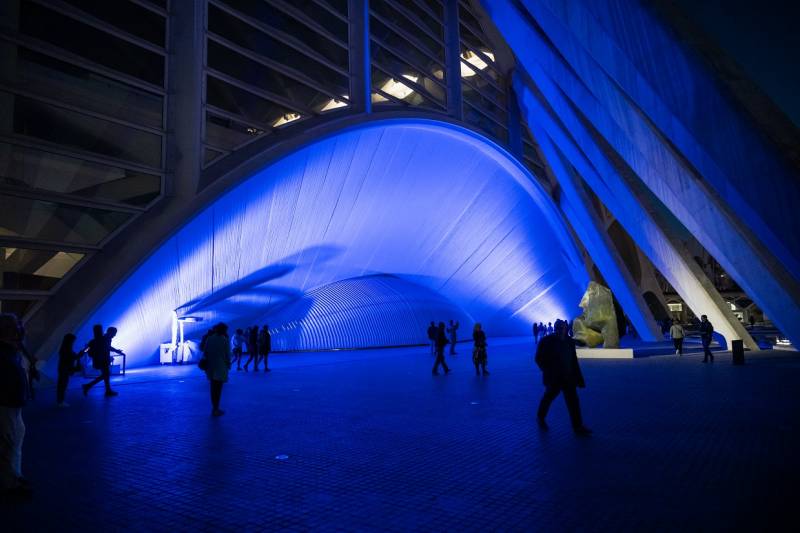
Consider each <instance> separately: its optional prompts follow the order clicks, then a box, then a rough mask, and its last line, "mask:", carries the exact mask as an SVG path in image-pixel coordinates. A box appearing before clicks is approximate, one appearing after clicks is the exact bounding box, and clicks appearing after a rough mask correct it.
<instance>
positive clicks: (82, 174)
mask: <svg viewBox="0 0 800 533" xmlns="http://www.w3.org/2000/svg"><path fill="white" fill-rule="evenodd" d="M166 19H167V14H166V12H165V11H164V10H163V9H161V8H159V7H158V6H153V7H152V8H150V7H148V5H145V6H142V5H138V4H136V3H129V2H119V3H117V5H115V6H113V8H112V7H111V4H110V3H108V2H97V1H91V0H68V1H52V2H44V1H33V0H13V1H9V2H4V3H3V5H2V6H0V49H2V54H3V62H2V66H0V105H2V107H3V111H4V113H5V116H6V117H7V118H8V120H6V121H3V122H2V124H0V187H2V191H0V192H1V193H2V196H0V238H5V239H6V241H7V242H5V243H2V244H4V245H5V247H4V248H3V250H4V252H5V253H3V254H0V255H2V256H3V257H0V267H1V268H0V272H2V279H0V310H2V311H11V312H15V313H17V314H19V315H20V316H22V317H24V316H26V315H29V314H30V313H31V312H32V311H35V309H36V308H37V306H38V304H39V303H42V302H44V301H45V300H46V299H47V298H48V297H49V296H51V295H52V294H53V293H54V292H55V291H56V290H58V288H59V287H60V286H61V284H62V281H63V280H65V278H68V276H69V275H70V274H71V273H72V272H73V271H74V270H75V269H76V268H79V267H80V266H81V265H82V264H84V262H85V259H87V258H88V257H91V255H92V254H93V253H95V252H96V251H97V250H98V249H101V248H102V246H103V245H104V244H105V243H106V242H108V240H109V239H111V238H113V236H114V234H115V233H117V232H118V231H119V230H120V229H121V228H123V227H124V226H125V225H126V224H128V223H130V222H131V221H132V220H134V219H136V217H137V216H139V215H140V214H142V213H143V212H145V210H146V209H147V207H148V206H149V205H151V204H152V203H153V202H154V201H155V200H157V198H158V197H159V195H160V194H161V189H162V182H163V179H164V153H163V146H164V137H165V118H164V106H165V68H166V50H165V44H166V31H167V30H166V26H167V23H166ZM144 22H146V23H144ZM123 57H124V58H125V60H124V61H122V60H121V58H123ZM6 295H8V297H7V296H6Z"/></svg>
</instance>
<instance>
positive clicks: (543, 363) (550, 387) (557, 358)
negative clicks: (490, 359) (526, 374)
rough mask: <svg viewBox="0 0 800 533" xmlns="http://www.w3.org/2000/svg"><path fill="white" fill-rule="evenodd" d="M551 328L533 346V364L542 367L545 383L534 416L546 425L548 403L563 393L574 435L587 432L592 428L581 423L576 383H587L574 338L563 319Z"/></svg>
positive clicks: (583, 384) (584, 434) (588, 433)
mask: <svg viewBox="0 0 800 533" xmlns="http://www.w3.org/2000/svg"><path fill="white" fill-rule="evenodd" d="M554 329H555V332H554V333H553V334H552V335H547V336H546V337H544V338H543V339H542V340H541V342H540V343H539V347H538V348H537V350H536V364H537V365H538V366H539V368H540V369H541V371H542V381H543V382H544V386H545V390H544V395H543V396H542V400H541V402H539V410H538V412H537V415H536V419H537V421H538V423H539V427H540V428H542V429H547V423H546V422H545V418H546V417H547V411H548V410H549V409H550V404H551V403H553V400H555V399H556V397H557V396H558V395H559V394H560V393H563V394H564V401H565V402H566V404H567V410H568V411H569V417H570V420H571V421H572V429H573V431H574V432H575V434H576V435H579V436H588V435H591V433H592V431H591V430H590V429H589V428H587V427H586V426H584V425H583V418H582V417H581V405H580V402H579V401H578V392H577V391H576V388H577V387H581V388H584V387H585V386H586V384H585V383H584V381H583V374H582V373H581V369H580V366H578V355H577V353H576V352H575V341H574V340H572V338H571V337H568V336H567V323H566V322H564V321H562V320H556V323H555V328H554Z"/></svg>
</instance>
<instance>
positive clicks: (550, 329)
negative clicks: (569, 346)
mask: <svg viewBox="0 0 800 533" xmlns="http://www.w3.org/2000/svg"><path fill="white" fill-rule="evenodd" d="M547 334H548V335H552V334H553V324H552V323H550V322H548V323H547Z"/></svg>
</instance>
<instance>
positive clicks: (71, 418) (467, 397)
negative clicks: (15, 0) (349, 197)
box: [0, 339, 800, 532]
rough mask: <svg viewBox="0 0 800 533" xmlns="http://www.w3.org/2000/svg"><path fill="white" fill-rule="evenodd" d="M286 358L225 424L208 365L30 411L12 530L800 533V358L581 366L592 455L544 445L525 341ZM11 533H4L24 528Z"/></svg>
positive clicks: (243, 386)
mask: <svg viewBox="0 0 800 533" xmlns="http://www.w3.org/2000/svg"><path fill="white" fill-rule="evenodd" d="M459 349H460V353H459V354H458V355H456V356H455V357H448V361H449V363H450V364H451V366H452V368H453V372H452V373H451V374H450V375H447V376H444V375H440V376H438V377H437V376H432V375H431V372H430V369H431V365H432V363H433V360H432V357H431V355H430V354H429V353H428V351H427V349H426V348H405V349H392V350H375V351H362V352H331V353H319V354H296V355H289V354H286V355H275V356H273V357H272V367H273V371H272V372H271V373H269V374H265V373H262V372H259V373H253V372H250V373H247V374H246V373H244V372H236V371H235V370H234V371H233V375H232V378H231V380H230V382H229V383H228V384H227V385H226V386H225V390H224V392H223V398H222V408H223V409H225V410H226V414H225V415H224V416H222V417H219V418H212V417H211V416H210V410H211V409H210V404H209V395H208V384H207V381H206V380H205V378H204V376H203V375H202V373H201V372H200V371H199V370H197V369H196V367H175V368H163V369H161V368H156V369H148V370H146V371H138V372H131V373H129V375H128V376H127V377H125V378H124V379H123V380H121V381H119V382H118V383H116V385H115V387H116V389H117V390H118V391H119V393H120V395H119V396H118V397H116V398H108V399H106V398H104V397H103V395H102V388H101V387H98V388H97V389H95V390H93V391H91V392H90V395H89V397H88V398H84V397H83V396H82V395H81V392H80V389H79V385H80V383H81V382H82V380H80V379H74V380H73V383H72V384H71V390H70V391H69V393H68V401H69V402H70V403H71V404H72V405H71V407H69V408H67V409H58V408H56V407H55V405H54V404H55V401H54V398H53V396H54V391H53V390H48V389H43V390H40V391H39V396H38V398H37V400H36V401H35V402H34V403H33V404H31V405H30V406H29V407H28V408H26V410H25V420H26V425H27V436H26V440H25V448H24V457H23V460H24V470H25V474H26V476H27V477H28V478H29V479H30V480H31V482H32V484H33V486H34V489H35V495H34V499H33V501H31V502H29V503H24V504H14V505H9V504H4V505H2V506H0V516H2V517H3V518H2V522H1V523H0V530H2V531H9V532H10V531H26V532H29V531H70V530H81V531H115V530H132V531H184V530H186V531H198V530H200V531H260V530H263V531H281V530H286V531H317V530H339V531H374V530H388V531H417V530H420V531H461V532H463V531H575V530H578V531H654V530H655V531H660V530H663V531H678V530H680V531H686V530H688V531H734V530H736V531H759V530H765V531H767V530H768V531H776V530H778V531H779V530H787V531H797V527H798V524H799V523H800V515H798V508H797V507H796V505H797V500H798V495H800V490H798V483H800V455H799V454H798V452H800V427H798V421H800V389H799V388H798V382H800V356H798V354H797V353H796V352H795V353H790V352H773V353H768V352H766V353H761V354H748V360H747V364H746V365H745V366H742V367H735V366H732V365H731V359H730V354H718V355H717V361H716V362H715V363H714V364H713V365H711V364H705V365H704V364H702V363H701V362H700V361H701V358H700V357H699V356H687V357H683V358H678V357H676V356H661V357H649V358H642V359H634V360H619V361H614V360H585V361H582V363H581V365H582V368H583V372H584V375H585V377H586V382H587V386H588V388H587V389H585V390H583V391H581V393H580V397H581V402H582V407H583V411H584V417H585V419H586V424H587V425H588V426H589V427H591V428H592V429H594V431H595V434H594V436H592V437H591V438H578V437H576V436H574V435H573V434H572V432H571V430H570V427H569V422H568V418H567V413H566V408H565V406H564V403H563V400H561V399H557V400H556V402H555V403H554V404H553V409H552V411H551V413H550V417H549V420H548V421H549V423H550V430H549V431H546V432H543V431H540V430H539V429H538V428H537V425H536V422H535V416H534V412H535V409H536V405H537V402H538V400H539V397H540V395H541V393H542V385H541V377H540V374H539V372H538V370H536V369H535V367H534V364H533V358H532V349H533V346H532V344H531V343H530V342H523V341H515V340H492V339H490V347H489V369H490V371H491V372H492V373H491V375H490V376H488V377H481V378H479V377H476V376H475V375H474V371H473V369H472V366H471V360H470V354H469V353H468V351H469V348H468V346H466V345H463V346H459ZM9 519H10V520H11V527H10V528H6V525H7V524H8V520H9Z"/></svg>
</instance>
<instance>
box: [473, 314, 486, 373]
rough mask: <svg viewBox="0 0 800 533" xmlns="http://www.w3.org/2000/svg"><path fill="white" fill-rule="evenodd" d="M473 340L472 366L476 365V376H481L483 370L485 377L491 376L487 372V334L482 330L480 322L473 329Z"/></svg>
mask: <svg viewBox="0 0 800 533" xmlns="http://www.w3.org/2000/svg"><path fill="white" fill-rule="evenodd" d="M472 340H473V342H474V344H475V345H474V347H473V348H472V364H473V365H475V375H476V376H480V375H481V370H482V371H483V375H484V376H488V375H489V371H488V370H486V333H485V332H484V331H483V329H481V324H480V322H478V323H476V324H475V327H474V328H472Z"/></svg>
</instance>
